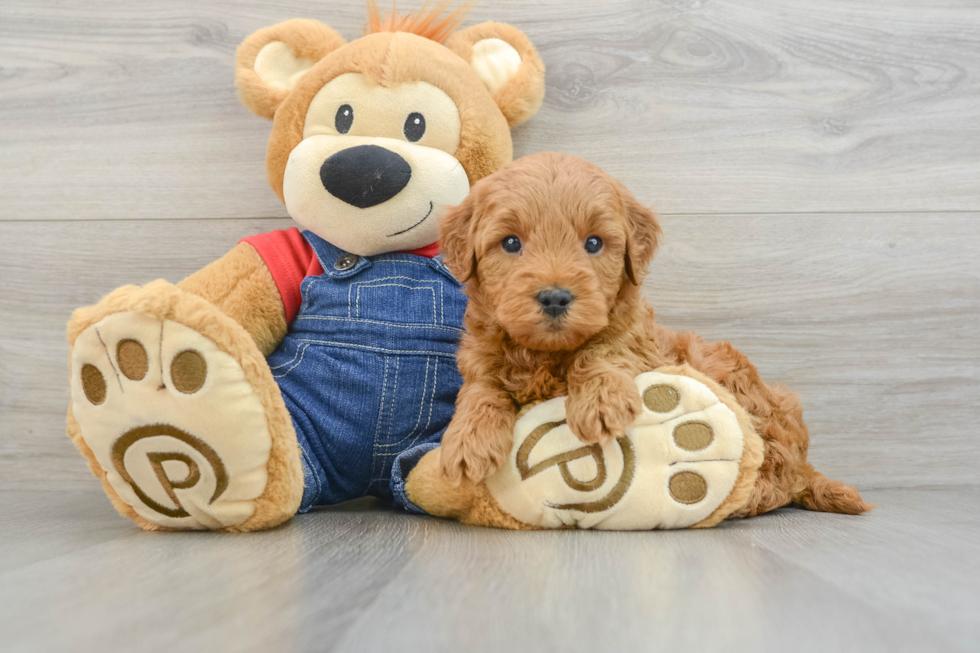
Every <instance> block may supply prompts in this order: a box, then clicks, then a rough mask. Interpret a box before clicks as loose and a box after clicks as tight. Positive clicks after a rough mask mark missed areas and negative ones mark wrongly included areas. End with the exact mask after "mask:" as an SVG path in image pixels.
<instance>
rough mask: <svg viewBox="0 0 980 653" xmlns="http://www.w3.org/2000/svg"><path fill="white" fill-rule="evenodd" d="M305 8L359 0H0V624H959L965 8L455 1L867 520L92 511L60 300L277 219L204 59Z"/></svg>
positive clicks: (878, 3) (970, 422)
mask: <svg viewBox="0 0 980 653" xmlns="http://www.w3.org/2000/svg"><path fill="white" fill-rule="evenodd" d="M382 4H384V3H383V2H382ZM402 4H403V3H400V6H401V5H402ZM420 4H421V0H419V2H413V3H409V4H406V5H405V7H406V8H409V5H412V6H415V5H420ZM298 16H306V17H311V18H318V19H320V20H323V21H325V22H328V23H330V24H331V25H332V26H333V27H334V28H336V29H338V30H339V31H340V32H341V33H342V34H344V35H345V36H347V37H348V38H354V37H356V36H357V35H358V34H359V33H360V31H361V28H362V26H363V23H364V16H365V11H364V5H363V2H362V0H336V1H335V2H331V3H328V5H322V6H320V5H315V4H314V5H311V4H310V3H309V2H300V1H299V0H278V1H277V2H274V3H273V2H268V0H236V1H235V2H231V1H230V0H212V1H209V2H207V3H202V2H192V1H190V0H168V1H166V2H162V1H159V0H148V1H146V2H140V3H133V2H128V1H126V0H91V1H89V2H75V1H68V2H66V1H64V0H3V2H2V3H0V136H2V137H0V633H2V636H0V642H2V644H0V649H2V650H13V651H42V650H78V651H86V650H96V649H97V650H100V651H116V650H125V651H157V650H160V651H162V650H168V651H169V650H174V649H187V650H205V649H211V650H215V649H216V650H256V651H269V650H277V651H278V650H297V651H300V650H315V651H320V650H336V651H373V650H397V651H414V650H427V651H437V650H464V651H481V650H487V651H496V650H517V651H521V650H528V651H540V650H547V651H552V650H554V651H559V650H561V651H579V650H582V651H585V650H588V651H591V652H593V653H594V652H595V651H606V650H673V649H684V650H687V651H701V650H705V651H711V650H725V651H741V650H756V651H786V650H794V651H811V650H812V651H827V650H841V651H850V650H862V651H864V650H867V651H905V650H915V651H923V650H925V651H933V650H941V651H960V650H963V651H970V650H972V651H980V617H978V616H977V615H978V614H980V566H978V560H980V550H978V548H980V547H978V542H980V520H978V517H977V511H976V509H975V505H976V504H977V501H978V499H980V481H978V477H977V470H978V469H980V437H978V435H977V425H978V424H980V401H978V396H980V394H978V388H980V256H978V254H980V219H978V218H980V183H978V180H980V130H978V129H977V124H978V122H977V114H978V109H977V107H978V106H980V4H978V3H977V2H975V1H972V0H937V1H935V2H928V3H923V2H921V1H918V0H916V1H913V0H891V1H889V2H884V1H883V0H614V1H610V2H599V3H596V2H588V1H586V0H538V1H537V2H534V3H528V2H526V1H525V0H483V2H482V3H481V4H480V5H479V6H477V7H476V8H475V10H474V11H473V14H472V16H471V18H470V19H469V20H468V22H469V23H475V22H479V21H482V20H501V21H506V22H510V23H513V24H515V25H517V26H519V27H520V28H521V29H523V30H524V31H525V32H526V33H527V34H528V36H529V37H530V38H531V39H532V40H533V41H534V43H535V44H536V45H537V46H538V48H539V50H540V52H541V55H542V57H543V59H544V60H545V63H546V65H547V68H548V73H547V95H546V98H545V104H544V106H543V107H542V110H541V112H540V113H539V114H538V115H537V116H536V117H535V118H533V119H532V120H531V121H529V122H528V123H527V124H526V125H523V126H521V127H520V128H518V129H517V130H516V131H515V134H514V136H515V154H516V155H518V156H519V155H523V154H527V153H531V152H536V151H540V150H561V151H566V152H571V153H574V154H578V155H581V156H584V157H586V158H588V159H590V160H592V161H594V162H595V163H597V164H599V165H601V166H603V167H604V168H606V169H607V170H609V171H610V172H611V173H613V174H615V175H616V176H618V177H619V178H621V179H622V180H623V181H624V182H625V183H626V184H627V185H628V186H629V187H630V188H631V189H632V190H633V191H634V192H635V193H636V195H637V196H639V197H640V198H641V199H643V200H644V201H646V202H649V203H652V204H653V205H654V206H655V208H657V209H658V211H659V212H660V213H661V215H662V221H663V224H664V229H665V237H666V241H665V245H664V247H663V249H662V251H661V253H660V255H659V257H658V259H657V260H656V261H655V263H654V268H653V274H651V276H650V278H649V279H648V282H647V284H646V286H645V288H644V292H645V294H646V296H647V297H648V298H649V299H650V300H651V302H652V303H653V305H654V306H655V307H656V309H657V314H658V319H660V320H661V321H662V322H664V323H665V324H667V325H668V326H670V327H672V328H675V329H690V330H695V331H698V332H700V333H702V334H704V335H705V336H706V337H708V338H712V339H728V340H731V341H732V342H733V343H734V344H735V345H736V346H738V347H739V348H740V349H742V350H743V351H745V352H746V353H747V354H749V356H750V357H751V359H752V360H753V362H754V363H755V364H756V365H757V366H758V367H759V369H760V371H761V372H762V373H763V375H764V376H765V377H767V378H768V379H770V380H772V381H776V382H779V383H784V384H786V385H788V386H790V387H792V388H793V389H794V390H797V391H798V392H800V393H801V395H802V396H803V401H804V405H805V406H806V417H807V421H808V423H809V424H810V427H811V431H812V434H813V442H812V445H811V458H812V460H813V462H814V463H815V464H816V465H817V466H818V468H820V469H821V470H822V471H824V472H825V473H827V474H828V475H829V476H833V477H838V478H843V479H845V480H847V481H849V482H853V483H855V484H856V485H858V487H859V488H860V489H861V490H862V491H863V492H865V495H866V497H867V498H868V499H869V500H870V501H873V502H876V503H877V504H878V505H879V508H878V509H877V510H876V511H875V512H873V513H872V514H870V515H868V516H863V517H860V518H848V517H841V516H835V515H822V514H813V513H806V512H802V511H797V510H783V511H779V512H778V513H776V514H774V515H769V516H765V517H761V518H758V519H752V520H747V521H743V522H732V523H726V524H724V525H722V527H720V528H719V529H717V530H714V531H709V532H679V533H634V534H629V533H534V534H517V533H507V532H499V531H492V530H485V529H475V528H466V527H462V526H459V525H458V524H454V523H448V522H441V521H438V520H434V519H425V518H418V517H414V516H410V515H406V514H401V513H397V512H393V511H391V510H389V509H386V508H384V507H383V506H378V505H376V504H374V503H371V502H357V503H354V504H352V505H346V506H341V507H337V508H334V509H330V510H322V511H318V512H316V513H314V514H311V515H306V516H303V517H300V518H297V519H295V520H293V521H292V522H290V523H288V524H286V525H285V526H284V527H282V528H280V529H277V530H275V531H273V532H269V533H261V534H254V535H249V536H232V537H229V536H214V535H209V534H177V535H161V534H151V533H143V532H140V531H139V530H138V529H136V528H135V527H134V526H133V525H132V524H131V523H129V522H128V521H127V520H125V519H122V518H120V517H118V516H117V515H116V514H115V513H114V511H113V510H112V508H111V507H110V506H109V504H108V502H107V501H106V500H105V498H104V496H103V495H102V494H101V492H100V491H98V484H97V482H96V480H95V479H94V478H93V477H92V476H91V474H90V473H89V472H88V470H87V469H86V467H85V465H84V462H83V460H82V459H81V458H80V456H79V455H78V454H77V453H76V452H75V451H74V449H73V447H72V446H71V444H70V442H69V441H68V440H67V438H65V436H64V411H65V407H66V404H67V380H66V378H65V375H66V368H67V366H66V359H67V347H66V345H65V343H64V325H65V322H66V321H67V319H68V316H69V314H70V312H71V310H72V309H73V308H75V307H77V306H81V305H85V304H88V303H91V302H94V301H96V300H97V299H98V298H99V297H100V296H102V295H103V294H104V293H106V292H108V291H110V290H112V289H113V288H115V287H116V286H118V285H121V284H124V283H144V282H146V281H149V280H152V279H155V278H158V277H164V278H167V279H170V280H173V281H176V280H178V279H179V278H181V277H182V276H184V275H186V274H188V273H190V272H192V271H194V270H196V269H198V268H200V267H201V266H202V265H204V264H206V263H207V262H209V261H211V260H213V259H214V258H216V257H217V256H220V255H221V254H222V253H223V252H224V251H226V250H227V249H228V248H229V247H231V246H232V245H233V244H234V243H235V242H236V241H237V239H239V238H241V237H243V236H246V235H249V234H252V233H258V232H261V231H266V230H269V229H277V228H284V227H287V226H291V224H292V223H291V221H290V220H289V219H288V218H286V217H285V216H286V213H285V209H284V208H283V206H282V205H281V204H280V203H279V202H278V200H277V199H276V197H275V196H274V194H273V193H272V191H271V190H270V189H269V188H268V186H267V184H266V181H265V169H264V155H265V145H266V140H267V138H268V134H269V129H270V126H269V124H268V123H266V122H265V121H263V120H260V119H258V118H255V117H253V116H252V115H251V114H249V113H248V112H247V111H246V110H245V109H244V108H243V107H241V106H240V105H239V103H238V101H237V99H236V98H235V93H234V88H233V84H232V81H233V80H232V70H233V55H234V49H235V47H236V46H237V45H238V43H239V42H240V41H241V39H242V38H244V37H245V36H246V35H247V34H249V33H250V32H252V31H254V30H256V29H258V28H260V27H264V26H266V25H269V24H272V23H274V22H277V21H280V20H285V19H288V18H294V17H298Z"/></svg>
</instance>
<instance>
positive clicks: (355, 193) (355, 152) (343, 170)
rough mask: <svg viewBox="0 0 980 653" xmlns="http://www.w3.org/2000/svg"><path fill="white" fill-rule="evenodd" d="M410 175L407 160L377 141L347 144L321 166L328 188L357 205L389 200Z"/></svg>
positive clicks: (335, 195)
mask: <svg viewBox="0 0 980 653" xmlns="http://www.w3.org/2000/svg"><path fill="white" fill-rule="evenodd" d="M411 178H412V166H410V165H408V161H406V160H405V159H403V158H401V157H400V156H398V155H397V154H395V153H394V152H392V151H391V150H388V149H385V148H383V147H379V146H377V145H356V146H354V147H349V148H347V149H346V150H341V151H340V152H337V153H336V154H333V155H331V156H329V157H327V160H326V161H324V162H323V165H322V166H320V181H322V182H323V187H324V188H326V189H327V192H328V193H330V194H331V195H333V196H334V197H336V198H337V199H339V200H341V201H344V202H347V203H348V204H352V205H354V206H356V207H357V208H359V209H366V208H368V207H369V206H376V205H378V204H381V203H382V202H386V201H388V200H390V199H391V198H392V197H394V196H395V195H397V194H398V193H399V192H400V191H401V189H403V188H405V186H406V185H408V180H409V179H411Z"/></svg>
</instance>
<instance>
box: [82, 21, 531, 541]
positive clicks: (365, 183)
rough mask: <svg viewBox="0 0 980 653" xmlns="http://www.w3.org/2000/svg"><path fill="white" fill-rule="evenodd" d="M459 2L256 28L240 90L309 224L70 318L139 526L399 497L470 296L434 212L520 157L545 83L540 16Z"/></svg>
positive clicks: (437, 417) (449, 367) (442, 422)
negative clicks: (465, 23) (494, 12)
mask: <svg viewBox="0 0 980 653" xmlns="http://www.w3.org/2000/svg"><path fill="white" fill-rule="evenodd" d="M445 8H446V3H443V4H441V5H440V6H439V7H437V8H436V9H435V10H434V11H430V12H425V11H422V12H419V13H418V14H416V15H409V16H398V15H392V16H390V17H388V18H387V20H384V19H382V17H381V15H380V14H379V13H378V11H377V8H376V6H375V5H374V3H373V2H370V3H369V25H368V29H367V30H366V31H367V35H366V36H364V37H363V38H359V39H357V40H354V41H351V42H349V43H348V42H345V40H344V39H343V38H342V37H341V36H340V35H338V34H337V33H336V32H335V31H334V30H332V29H330V28H329V27H327V26H326V25H323V24H321V23H319V22H316V21H313V20H291V21H287V22H285V23H281V24H278V25H274V26H272V27H269V28H266V29H262V30H260V31H258V32H256V33H255V34H252V35H251V36H249V37H248V38H247V39H246V40H245V41H244V42H243V43H242V45H241V46H240V47H239V49H238V54H237V71H236V79H237V86H238V90H239V94H240V98H241V100H242V102H243V103H244V104H245V106H246V107H248V108H249V109H250V110H251V111H253V112H254V113H255V114H257V115H259V116H261V117H265V118H269V119H273V121H274V123H273V128H272V135H271V137H270V138H269V146H268V154H267V159H266V167H267V170H268V178H269V184H270V185H271V186H272V188H273V190H274V191H275V192H276V194H277V195H278V196H279V197H280V199H282V201H283V202H284V203H285V205H286V208H287V210H288V212H289V214H290V215H291V216H292V217H293V218H294V219H295V220H296V222H298V223H299V224H300V225H301V226H302V228H303V229H304V231H303V232H302V233H300V232H299V231H298V230H296V229H292V230H284V231H280V232H273V233H271V234H263V235H260V236H253V237H250V238H247V239H245V241H243V242H241V243H239V244H238V245H237V246H236V247H235V248H234V249H232V250H231V251H230V252H229V253H228V254H227V255H225V256H224V257H223V258H221V259H220V260H218V261H215V262H214V263H212V264H210V265H208V266H207V267H205V268H204V269H202V270H200V271H199V272H196V273H195V274H192V275H191V276H190V277H188V278H187V279H185V280H183V281H181V282H180V283H178V284H176V285H173V284H170V283H167V282H165V281H162V280H160V281H155V282H153V283H150V284H148V285H146V286H144V287H135V286H126V287H123V288H120V289H118V290H116V291H114V292H112V293H111V294H109V295H108V296H107V297H105V298H104V299H103V300H102V301H100V302H99V303H98V304H96V305H95V306H90V307H87V308H82V309H78V310H77V311H76V312H75V313H74V315H73V316H72V319H71V321H70V323H69V325H68V342H69V344H70V346H71V351H70V366H71V370H70V372H71V397H72V399H71V404H70V406H69V410H68V435H69V436H70V437H71V439H72V441H73V442H74V443H75V445H76V446H77V447H78V449H79V450H80V451H81V452H82V454H84V456H85V457H86V458H87V460H88V463H89V466H90V468H91V470H92V472H93V473H94V474H95V475H96V476H97V477H98V478H99V479H100V480H101V481H102V485H103V488H104V490H105V492H106V494H107V495H108V496H109V498H110V500H111V501H112V503H113V505H114V506H115V507H116V508H117V510H118V511H119V512H120V513H121V514H123V515H125V516H127V517H130V518H132V519H133V520H134V521H135V522H136V523H137V524H139V525H140V526H141V527H143V528H146V529H212V530H226V531H252V530H259V529H264V528H270V527H272V526H275V525H276V524H279V523H282V522H283V521H285V520H287V519H289V518H290V517H291V516H292V515H294V514H295V513H296V512H297V511H305V510H308V509H309V508H311V507H312V506H314V505H320V504H327V503H336V502H339V501H343V500H346V499H350V498H354V497H358V496H364V495H376V496H381V497H385V498H391V499H394V500H395V501H396V502H397V501H399V500H400V499H401V498H402V497H403V485H404V483H403V481H400V480H399V478H398V477H397V471H398V469H399V467H398V464H397V463H398V460H399V456H400V455H401V454H403V453H405V452H406V451H408V450H411V449H412V448H417V447H421V446H426V447H429V448H431V447H432V446H435V444H436V443H438V441H439V439H440V437H441V434H442V431H443V430H444V429H445V427H446V425H447V424H448V422H449V419H450V417H451V415H452V411H453V405H454V401H455V397H456V392H457V391H458V389H459V385H460V383H461V379H460V378H459V375H458V372H457V370H456V364H455V358H454V354H455V351H456V347H457V343H458V340H459V336H460V333H461V332H462V314H463V310H464V307H465V297H464V296H463V294H462V292H461V285H460V283H459V282H458V281H456V280H455V279H454V278H453V276H452V274H451V273H449V271H448V270H447V269H446V267H445V266H444V265H443V264H442V261H441V258H440V257H439V256H437V253H438V243H437V242H436V241H437V238H438V230H439V221H440V219H441V216H442V214H443V211H444V209H445V207H447V206H449V205H454V204H458V203H459V202H460V201H462V200H463V198H464V197H465V196H466V194H467V193H468V191H469V188H470V185H471V184H473V183H475V182H476V181H477V180H479V179H481V178H482V177H484V176H486V175H488V174H490V173H492V172H494V171H495V170H497V169H498V168H500V167H501V166H503V165H505V164H507V163H508V162H510V160H511V158H512V144H511V135H510V127H512V126H514V125H517V124H519V123H521V122H522V121H524V120H525V119H527V118H529V117H530V116H531V115H533V114H534V113H535V112H536V111H537V109H538V108H539V106H540V105H541V101H542V97H543V94H544V67H543V65H542V63H541V60H540V58H539V57H538V55H537V53H536V52H535V50H534V47H533V46H532V45H531V43H530V42H529V41H528V39H527V38H526V37H525V36H524V34H523V33H521V32H520V31H519V30H517V29H515V28H514V27H511V26H509V25H504V24H500V23H484V24H481V25H476V26H474V27H470V28H467V29H463V30H460V31H455V30H456V28H457V27H458V25H459V22H460V20H461V19H462V15H463V13H465V12H464V11H463V10H457V11H455V12H453V13H451V14H449V15H448V16H444V17H443V16H442V13H443V10H444V9H445ZM454 31H455V33H454ZM426 450H427V449H426ZM406 507H408V508H411V506H406Z"/></svg>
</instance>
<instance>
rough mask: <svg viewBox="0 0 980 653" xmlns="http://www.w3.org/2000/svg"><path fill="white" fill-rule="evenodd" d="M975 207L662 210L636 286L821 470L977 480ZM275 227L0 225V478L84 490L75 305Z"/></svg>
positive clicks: (201, 261) (909, 482) (925, 481)
mask: <svg viewBox="0 0 980 653" xmlns="http://www.w3.org/2000/svg"><path fill="white" fill-rule="evenodd" d="M978 218H980V215H965V216H949V215H935V214H926V215H841V216H825V215H785V216H781V215H775V216H673V217H666V218H664V219H663V223H664V231H665V244H664V246H663V248H662V250H661V252H660V254H659V256H658V257H657V259H656V260H655V262H654V265H653V268H652V271H651V274H650V276H649V278H648V279H647V282H646V284H645V288H644V291H645V294H646V295H647V297H648V298H649V299H650V300H651V302H652V304H653V305H654V306H655V307H656V309H657V314H658V319H659V320H660V321H661V322H662V323H664V324H666V325H667V326H669V327H671V328H674V329H678V330H694V331H697V332H699V333H701V334H703V335H704V336H705V337H706V338H709V339H728V340H731V341H732V342H733V344H735V346H737V347H739V348H740V349H742V351H744V352H745V353H747V354H748V355H749V357H750V358H751V359H752V361H753V362H754V363H755V364H756V366H757V367H758V368H759V369H760V371H761V372H762V374H763V376H764V377H765V378H767V379H769V380H770V381H773V382H777V383H783V384H785V385H788V386H789V387H791V388H793V389H794V390H796V391H798V392H800V393H801V395H802V397H803V401H804V405H805V407H806V412H805V417H806V419H807V422H808V423H809V425H810V428H811V432H812V447H811V459H812V460H813V462H814V463H815V464H816V465H817V467H818V468H819V469H821V471H823V472H824V473H826V474H827V475H829V476H832V477H839V478H843V479H845V480H847V481H849V482H852V483H856V484H857V485H858V486H859V487H862V488H865V487H901V486H920V485H941V484H947V483H956V484H975V483H976V482H977V481H976V469H977V466H978V463H980V439H977V437H976V435H975V434H976V428H977V424H978V423H980V410H978V407H977V403H976V396H977V388H978V387H980V260H978V257H977V256H976V248H977V246H976V243H977V242H980V220H978ZM290 224H291V222H290V221H288V220H202V221H168V220H160V221H101V222H28V223H24V222H20V223H11V222H8V223H0V279H2V283H0V315H3V316H4V319H3V320H2V321H0V415H2V416H3V419H2V420H0V443H2V445H0V487H6V488H17V487H60V488H65V489H76V488H85V487H90V488H94V487H96V481H95V479H94V478H92V477H91V476H90V474H89V472H88V470H87V469H86V467H85V465H84V464H83V461H82V459H81V458H80V457H79V456H78V454H77V453H76V452H75V451H74V449H73V447H72V446H71V444H70V442H69V441H68V439H67V438H66V437H65V436H64V413H65V408H66V406H67V403H68V396H67V388H68V380H67V365H66V361H67V346H66V344H65V342H64V328H65V322H66V321H67V319H68V317H69V315H70V313H71V311H72V310H73V309H74V308H76V307H78V306H82V305H86V304H90V303H94V302H95V301H97V300H98V298H99V297H100V296H102V295H103V294H105V293H107V292H109V291H110V290H112V289H113V288H115V287H117V286H119V285H122V284H124V283H146V282H148V281H150V280H152V279H155V278H158V277H163V278H167V279H169V280H171V281H177V280H179V279H180V278H182V277H183V276H184V275H186V274H189V273H190V272H192V271H194V270H196V269H198V268H200V267H202V266H203V265H205V264H206V263H208V262H210V261H211V260H214V259H215V258H217V257H219V256H220V255H221V254H223V253H224V252H225V251H227V250H228V249H230V248H231V247H232V246H233V245H234V244H235V242H236V241H237V240H238V239H239V238H241V237H243V236H246V235H249V234H252V233H258V232H261V231H267V230H270V229H274V228H283V227H288V226H290ZM38 243H44V247H43V249H40V250H39V249H38V247H37V244H38Z"/></svg>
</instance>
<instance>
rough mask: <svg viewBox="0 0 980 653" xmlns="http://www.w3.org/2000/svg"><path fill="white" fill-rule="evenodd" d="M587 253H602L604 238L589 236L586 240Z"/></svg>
mask: <svg viewBox="0 0 980 653" xmlns="http://www.w3.org/2000/svg"><path fill="white" fill-rule="evenodd" d="M585 251H587V252H588V253H589V254H598V253H599V252H601V251H602V238H599V237H598V236H589V237H588V238H586V239H585Z"/></svg>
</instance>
